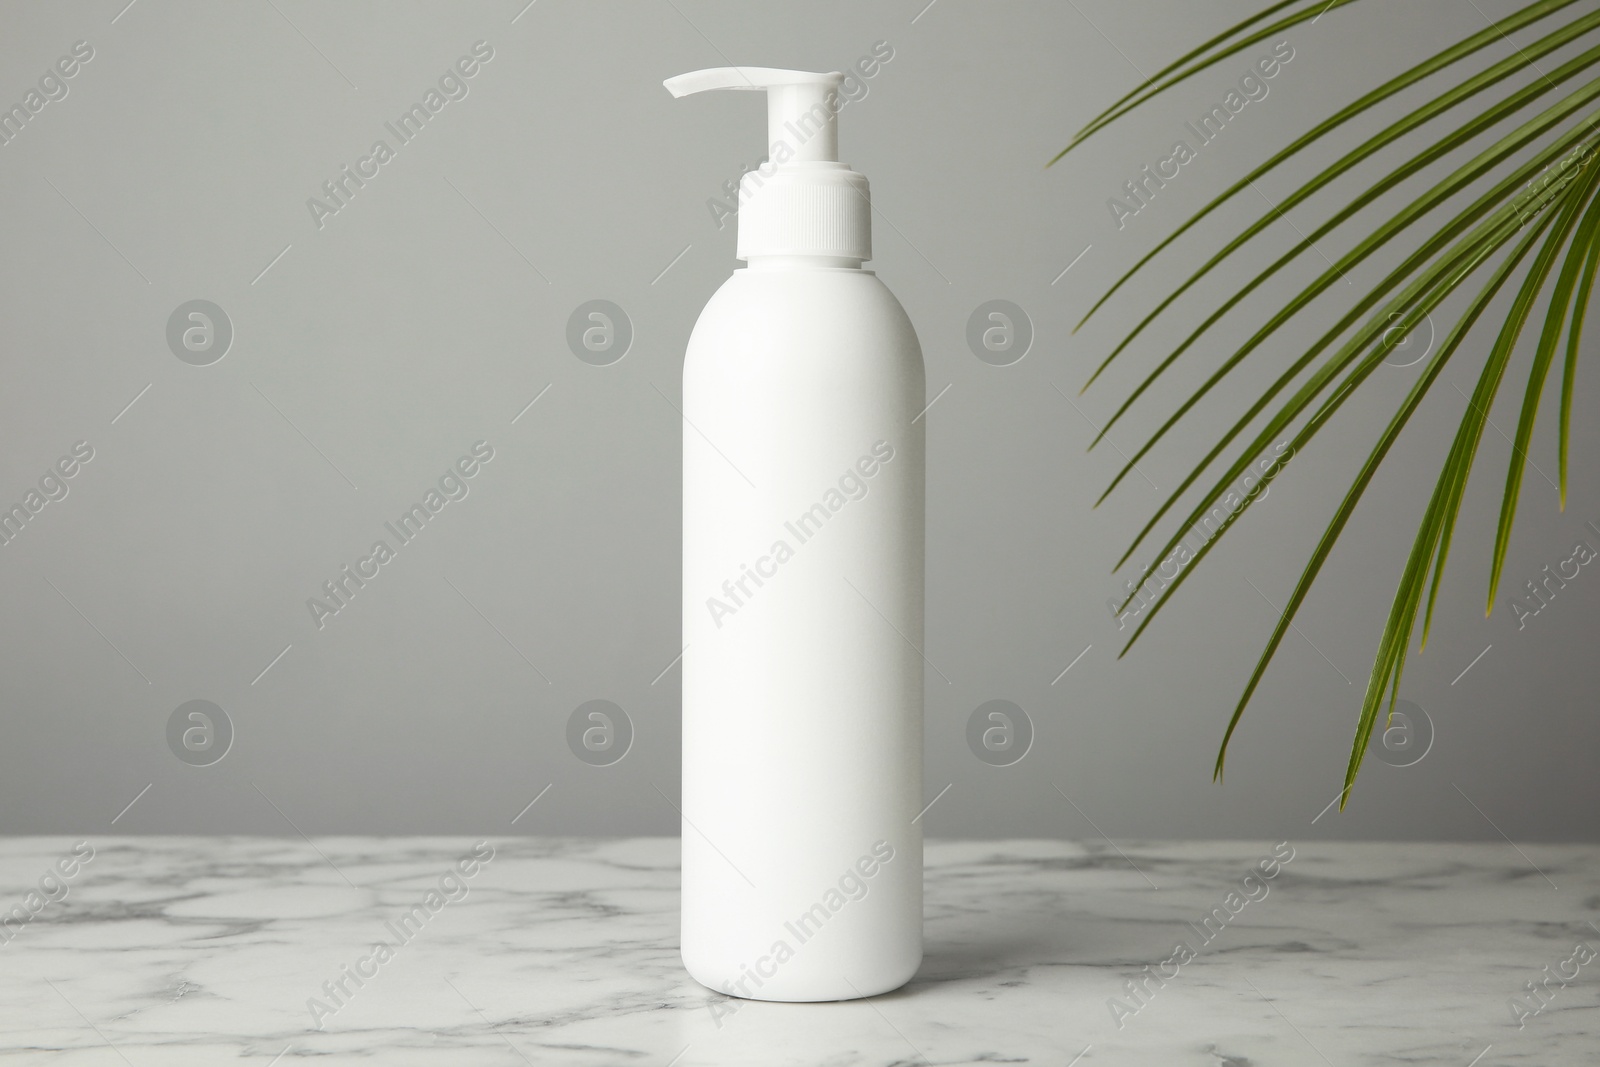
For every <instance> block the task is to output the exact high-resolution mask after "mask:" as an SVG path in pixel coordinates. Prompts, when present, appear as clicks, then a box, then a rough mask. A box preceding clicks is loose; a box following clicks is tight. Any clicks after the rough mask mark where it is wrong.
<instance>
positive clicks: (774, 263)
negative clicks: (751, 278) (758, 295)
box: [745, 256, 863, 271]
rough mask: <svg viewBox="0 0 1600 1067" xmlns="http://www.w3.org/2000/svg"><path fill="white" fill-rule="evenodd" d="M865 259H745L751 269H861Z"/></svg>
mask: <svg viewBox="0 0 1600 1067" xmlns="http://www.w3.org/2000/svg"><path fill="white" fill-rule="evenodd" d="M862 262H863V260H860V259H855V258H852V257H850V256H751V257H749V258H748V259H746V260H745V265H746V268H747V269H749V270H760V271H769V270H818V269H823V268H830V267H846V268H849V269H852V270H860V269H861V264H862Z"/></svg>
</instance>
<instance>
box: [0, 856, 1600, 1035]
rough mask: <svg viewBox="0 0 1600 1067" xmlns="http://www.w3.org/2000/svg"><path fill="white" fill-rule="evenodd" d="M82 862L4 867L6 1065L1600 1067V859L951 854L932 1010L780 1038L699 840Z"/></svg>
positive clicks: (920, 1004) (803, 1011) (880, 1011)
mask: <svg viewBox="0 0 1600 1067" xmlns="http://www.w3.org/2000/svg"><path fill="white" fill-rule="evenodd" d="M76 840H77V839H72V838H40V837H24V838H10V839H0V910H9V909H11V908H13V907H21V908H22V909H23V910H22V911H21V912H20V913H12V914H13V920H12V922H11V923H10V924H9V925H0V940H4V941H5V943H4V944H0V1065H11V1064H32V1063H50V1064H60V1065H63V1067H77V1065H89V1064H115V1065H119V1067H120V1065H133V1067H147V1065H148V1067H183V1065H187V1064H206V1065H214V1064H218V1063H231V1062H235V1061H248V1062H254V1063H259V1064H263V1065H266V1064H271V1063H274V1062H275V1063H277V1064H279V1065H280V1067H288V1065H290V1064H297V1063H313V1062H314V1063H317V1064H319V1065H321V1064H328V1065H331V1064H358V1063H359V1064H384V1065H390V1064H397V1065H398V1064H449V1065H476V1064H486V1065H487V1064H505V1065H515V1064H523V1063H534V1064H547V1063H548V1064H574V1065H602V1064H607V1065H609V1064H628V1065H639V1067H667V1065H668V1064H676V1065H678V1067H693V1065H696V1064H724V1063H728V1064H741V1065H763V1067H764V1065H777V1064H807V1065H811V1064H826V1065H830V1067H853V1065H890V1064H920V1063H931V1064H977V1063H1034V1064H1051V1065H1055V1067H1067V1065H1068V1064H1071V1063H1073V1062H1077V1063H1079V1064H1080V1065H1081V1067H1103V1065H1107V1064H1117V1065H1121V1064H1141V1065H1143V1064H1151V1065H1160V1067H1184V1065H1194V1067H1247V1065H1248V1067H1265V1065H1278V1064H1337V1065H1340V1067H1344V1065H1354V1064H1400V1063H1404V1064H1449V1065H1454V1067H1468V1065H1469V1064H1473V1063H1476V1064H1478V1067H1493V1065H1497V1064H1524V1063H1525V1064H1538V1065H1540V1067H1549V1065H1554V1064H1580V1063H1581V1064H1592V1063H1595V1062H1596V1061H1597V1060H1600V1007H1597V1000H1600V959H1596V960H1592V961H1589V962H1587V963H1571V962H1569V961H1571V960H1573V958H1574V950H1575V948H1576V947H1577V946H1578V944H1579V943H1580V942H1583V943H1586V944H1587V945H1589V946H1593V948H1594V949H1595V950H1600V929H1597V927H1596V926H1595V925H1592V923H1600V848H1597V847H1594V846H1553V845H1538V846H1536V845H1523V846H1521V851H1520V852H1519V851H1518V849H1516V848H1515V847H1513V846H1511V845H1508V844H1428V845H1412V844H1354V843H1325V842H1296V843H1294V844H1293V845H1292V846H1287V847H1289V848H1292V849H1293V851H1294V856H1293V859H1292V860H1290V861H1289V862H1288V863H1287V864H1284V865H1282V866H1281V867H1280V868H1279V869H1278V870H1277V872H1276V876H1275V877H1273V878H1271V879H1261V878H1259V876H1258V877H1257V878H1255V879H1252V880H1251V881H1250V882H1243V879H1244V878H1245V876H1246V875H1247V874H1249V873H1250V872H1251V870H1252V869H1254V868H1255V866H1256V864H1257V862H1258V861H1259V860H1261V859H1262V858H1263V857H1268V856H1270V854H1271V849H1272V844H1271V843H1255V842H1228V843H1196V842H1189V843H1182V844H1147V843H1146V844H1136V843H1132V842H1126V841H1124V842H1118V845H1120V849H1121V851H1120V852H1119V851H1118V850H1117V848H1116V847H1113V846H1111V845H1108V844H1102V843H1094V844H1090V845H1083V844H1077V843H1072V842H1059V841H1004V842H931V843H930V844H929V846H928V871H927V957H926V961H925V963H924V964H923V967H922V970H921V972H920V973H919V974H918V975H917V977H916V978H915V979H914V980H913V981H912V982H911V984H910V985H908V986H907V987H906V988H904V989H902V990H900V991H898V992H896V993H893V994H889V995H887V996H882V997H877V998H874V999H871V1000H867V1001H856V1002H847V1003H838V1004H808V1005H784V1004H767V1003H756V1002H748V1001H730V1000H727V999H726V998H722V997H718V996H715V995H713V994H711V993H709V992H708V991H706V990H704V989H702V988H700V987H699V986H697V985H696V984H695V983H694V982H692V981H691V980H690V979H689V978H688V977H687V976H686V975H685V974H684V973H683V971H682V969H681V968H680V967H679V964H678V955H677V848H678V843H677V841H676V840H674V839H638V840H590V839H560V838H537V839H533V838H505V839H493V840H491V841H489V842H488V844H487V845H486V846H483V847H481V848H480V850H479V855H480V856H481V855H486V854H487V852H488V850H489V848H490V847H492V849H493V858H492V859H489V860H488V862H486V863H485V862H472V861H470V860H469V862H468V863H466V864H465V866H466V868H467V869H468V870H470V872H471V873H470V876H465V875H462V874H460V873H459V871H457V873H456V874H455V875H454V876H453V877H446V880H445V882H444V889H445V890H446V892H445V893H441V894H440V895H439V896H438V897H436V898H434V899H433V900H431V901H430V900H429V898H428V896H427V894H428V893H429V891H430V890H432V891H434V892H438V890H439V886H440V878H441V876H447V875H448V874H449V872H451V871H453V870H456V868H455V867H454V866H453V865H454V864H455V863H456V861H457V859H458V858H459V857H462V856H469V857H470V855H471V851H472V849H473V847H474V845H475V841H473V840H471V839H464V838H463V839H440V838H403V839H394V838H390V839H379V838H317V839H315V841H314V844H308V843H307V842H306V841H303V840H300V839H292V840H285V839H273V838H226V839H224V838H136V837H109V838H101V839H97V840H90V841H89V842H88V843H87V844H86V845H84V846H82V847H81V848H80V849H79V855H80V856H82V855H87V854H88V850H89V849H92V850H93V858H92V859H91V860H89V861H88V862H87V863H83V862H81V861H79V860H78V859H75V858H73V856H72V849H73V846H74V844H75V843H76ZM58 860H62V861H63V862H62V866H61V868H59V869H67V870H70V872H71V877H67V878H63V877H62V876H61V875H60V874H59V873H56V874H55V875H54V876H53V878H52V877H46V872H47V871H59V869H58V868H57V867H56V866H55V865H56V863H57V861H58ZM1269 866H1270V864H1269ZM41 879H43V881H44V889H45V893H41V894H40V895H38V896H36V897H34V898H32V899H30V898H29V897H28V894H29V893H30V891H32V892H36V893H37V892H38V891H39V889H38V887H39V883H40V881H41ZM63 889H64V890H65V896H60V894H61V893H62V891H63ZM463 890H464V891H465V895H462V894H463ZM1235 890H1238V891H1239V892H1240V895H1239V896H1237V897H1233V898H1232V899H1231V900H1230V898H1229V896H1228V894H1229V893H1230V892H1232V891H1235ZM46 894H48V895H54V896H58V897H60V899H58V900H56V901H47V900H46ZM1263 894H1264V895H1263ZM452 896H453V897H455V898H457V899H454V900H450V899H448V898H449V897H452ZM1251 897H1255V898H1259V899H1250V898H1251ZM430 904H433V905H436V906H437V910H433V911H430V910H429V905H430ZM32 906H37V911H36V913H33V914H31V918H29V920H28V921H27V922H23V921H21V919H20V918H17V917H16V916H18V915H22V916H28V915H30V911H29V908H30V907H32ZM414 906H419V907H418V908H417V910H415V911H412V909H413V907H414ZM1217 908H1220V909H1222V910H1221V911H1220V913H1218V914H1220V916H1221V917H1220V918H1217V917H1214V918H1213V919H1212V922H1211V925H1210V927H1206V928H1204V929H1203V930H1198V931H1197V929H1196V928H1198V927H1201V924H1202V920H1203V919H1204V918H1205V916H1206V915H1207V914H1208V913H1212V911H1213V909H1217ZM1235 911H1236V912H1237V914H1235V913H1234V912H1235ZM404 914H411V915H412V916H413V917H412V918H411V919H410V920H408V921H407V922H406V923H405V924H404V925H403V928H402V925H401V924H400V921H399V920H400V917H401V916H402V915H404ZM1188 924H1193V925H1192V926H1191V925H1188ZM1205 933H1209V935H1210V941H1209V943H1205V942H1204V941H1203V938H1202V934H1205ZM7 938H9V940H7ZM1179 939H1184V940H1185V941H1186V942H1187V944H1188V945H1189V947H1190V948H1191V949H1192V950H1194V958H1192V959H1189V960H1188V961H1187V962H1184V961H1183V959H1182V954H1181V953H1180V954H1178V956H1177V957H1174V948H1175V942H1177V941H1178V940H1179ZM379 941H382V942H385V943H387V944H388V945H391V946H394V947H393V948H392V949H390V950H387V952H386V954H379V955H374V954H373V953H372V946H373V945H374V943H376V942H379ZM384 955H387V958H383V956H384ZM1578 956H1579V958H1581V956H1582V953H1579V954H1578ZM1166 961H1173V962H1166ZM1146 964H1150V965H1153V967H1154V968H1156V970H1155V973H1157V974H1160V973H1162V969H1163V966H1164V969H1165V973H1167V974H1169V975H1170V974H1172V973H1173V972H1174V971H1175V972H1176V977H1170V978H1167V979H1166V980H1165V984H1164V985H1158V984H1157V983H1156V982H1155V981H1147V982H1146V989H1147V990H1148V992H1147V993H1146V994H1145V995H1144V997H1143V1002H1142V1003H1140V1001H1139V1000H1136V999H1134V998H1132V997H1130V996H1128V994H1127V992H1126V989H1125V982H1126V981H1127V980H1129V979H1132V978H1136V977H1138V976H1139V975H1140V973H1141V970H1142V968H1143V967H1144V966H1145V965H1146ZM347 967H350V968H357V969H358V970H359V971H361V972H363V973H365V974H367V975H369V976H370V977H367V978H364V979H362V980H361V984H360V985H359V986H358V985H357V984H356V983H355V980H354V979H352V978H349V977H346V974H347V972H346V970H345V968H347ZM1546 967H1549V968H1550V970H1549V971H1546V970H1545V968H1546ZM1574 969H1576V971H1577V975H1576V977H1574V978H1571V979H1570V980H1569V981H1568V982H1567V984H1565V985H1562V984H1561V981H1560V979H1559V978H1555V979H1552V980H1551V981H1550V984H1549V989H1550V990H1551V992H1548V993H1545V994H1544V1001H1545V1002H1547V1003H1545V1006H1544V1008H1543V1010H1542V1011H1540V1012H1539V1013H1537V1014H1533V1012H1532V1008H1533V1007H1534V1006H1538V1005H1539V1004H1540V1003H1541V1002H1542V1001H1536V1000H1532V999H1531V998H1530V995H1529V994H1528V992H1527V989H1526V986H1525V983H1528V982H1540V981H1543V980H1545V979H1546V978H1547V976H1550V975H1557V974H1559V973H1560V972H1562V971H1565V972H1566V973H1568V974H1570V973H1571V972H1572V971H1573V970H1574ZM339 981H342V982H343V986H344V993H343V994H341V993H340V991H339V990H338V988H337V986H336V985H334V983H336V982H339ZM325 982H326V983H329V985H328V986H327V987H326V988H325V987H324V983H325ZM327 990H332V992H331V993H330V992H328V991H327ZM345 994H347V995H345ZM1518 994H1521V995H1522V996H1523V997H1524V998H1525V1003H1527V1004H1528V1005H1529V1006H1528V1007H1527V1008H1526V1009H1525V1010H1524V1011H1525V1017H1524V1018H1523V1019H1522V1025H1521V1026H1520V1027H1519V1026H1518V1024H1517V1020H1516V1018H1515V1015H1514V1013H1513V1011H1512V1009H1511V1007H1510V1002H1511V999H1512V998H1513V997H1515V996H1517V995H1518ZM312 998H318V1000H319V1001H320V1002H321V1004H322V1007H321V1008H320V1009H318V1008H317V1005H316V1004H314V1003H313V1004H310V1005H309V1006H308V1001H311V999H312ZM1112 998H1120V1002H1121V1004H1122V1005H1123V1007H1122V1008H1121V1009H1119V1010H1116V1011H1114V1010H1113V1007H1112V1006H1111V1004H1110V1002H1111V1000H1112ZM730 1007H731V1008H734V1009H736V1010H733V1011H731V1012H730V1011H729V1010H728V1009H729V1008H730ZM1135 1009H1136V1010H1135ZM314 1015H315V1018H314ZM1119 1017H1120V1018H1119ZM1119 1021H1120V1023H1121V1025H1120V1027H1119V1025H1118V1022H1119ZM314 1022H315V1023H320V1024H321V1028H320V1029H317V1028H315V1027H314V1025H313V1024H314ZM1486 1049H1487V1052H1485V1050H1486ZM1085 1050H1087V1051H1085ZM1075 1057H1080V1058H1079V1059H1077V1060H1076V1061H1075V1059H1074V1058H1075Z"/></svg>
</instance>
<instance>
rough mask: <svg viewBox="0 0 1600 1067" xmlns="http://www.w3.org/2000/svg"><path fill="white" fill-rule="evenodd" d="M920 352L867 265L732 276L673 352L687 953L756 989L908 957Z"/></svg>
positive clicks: (728, 983)
mask: <svg viewBox="0 0 1600 1067" xmlns="http://www.w3.org/2000/svg"><path fill="white" fill-rule="evenodd" d="M924 396H925V389H924V373H923V364H922V354H921V349H920V347H919V346H918V344H917V339H916V334H915V332H914V331H913V329H912V327H911V323H910V321H909V319H907V317H906V315H905V312H904V310H903V309H902V308H901V307H900V304H899V302H898V301H896V300H895V298H894V296H893V295H892V294H891V293H890V292H889V290H888V289H887V288H886V287H885V286H884V285H883V284H882V282H880V281H879V280H878V278H877V277H876V275H874V274H872V273H871V272H869V271H864V270H861V269H859V268H852V267H827V266H812V265H808V264H805V263H799V264H788V265H782V266H772V265H767V266H763V265H761V264H758V263H756V262H755V261H752V266H751V268H749V269H746V270H741V271H736V272H735V273H734V275H733V277H732V278H730V279H729V280H728V282H727V283H725V284H724V285H723V287H722V288H721V289H719V290H718V292H717V293H716V295H714V296H713V297H712V299H711V301H710V302H709V303H708V304H707V305H706V309H705V311H704V312H703V313H702V314H701V317H700V320H699V322H698V323H696V325H695V329H694V333H693V335H692V336H691V338H690V341H689V347H688V352H687V355H686V358H685V362H684V381H683V414H684V418H685V426H684V431H683V432H684V456H683V479H684V485H683V491H684V496H683V640H684V644H685V646H686V647H685V650H684V653H683V809H682V813H683V828H682V833H683V902H682V916H683V925H682V954H683V960H684V965H685V966H686V967H687V969H688V970H689V972H690V974H691V975H692V976H693V977H694V978H695V979H696V980H697V981H699V982H700V983H701V984H703V985H706V986H708V987H709V988H712V989H715V990H718V991H720V992H723V993H729V994H732V995H735V996H742V997H747V998H751V999H760V1000H784V1001H815V1000H842V999H850V998H853V997H858V996H870V995H873V994H875V993H881V992H885V991H887V990H890V989H894V988H896V987H898V986H900V985H902V984H903V983H904V982H905V981H906V980H908V979H909V978H910V977H911V975H912V974H913V973H915V971H916V969H917V966H918V965H919V964H920V962H921V958H922V837H921V824H920V822H914V821H913V820H915V819H916V817H917V815H918V813H919V811H920V809H921V806H922V681H923V660H922V656H921V653H920V651H919V649H920V648H921V647H922V633H923V558H924V534H923V525H924V519H923V515H924V462H925V461H924V437H923V425H924V423H923V422H922V420H921V419H920V418H919V416H920V414H921V411H922V407H923V403H924Z"/></svg>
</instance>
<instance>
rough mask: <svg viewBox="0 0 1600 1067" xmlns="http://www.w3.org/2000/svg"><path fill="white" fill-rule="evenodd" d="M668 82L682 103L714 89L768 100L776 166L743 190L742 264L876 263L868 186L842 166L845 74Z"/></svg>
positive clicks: (725, 75) (694, 75) (762, 73)
mask: <svg viewBox="0 0 1600 1067" xmlns="http://www.w3.org/2000/svg"><path fill="white" fill-rule="evenodd" d="M662 84H663V85H665V86H666V87H667V91H668V92H670V93H671V94H672V95H673V96H675V97H684V96H688V95H690V94H691V93H703V92H706V91H707V90H710V89H741V90H745V91H752V90H760V91H763V92H765V93H766V94H767V151H768V161H767V162H766V163H764V164H762V165H761V166H760V167H759V168H758V169H757V170H752V171H750V172H748V173H746V174H745V176H744V178H743V180H742V181H741V182H740V184H739V201H740V203H741V204H742V205H743V207H742V208H741V209H740V212H739V243H738V251H737V255H738V257H739V258H740V259H748V258H749V257H750V256H752V255H827V256H835V257H839V258H842V259H854V260H857V261H860V260H866V259H870V258H872V219H871V202H870V199H869V196H870V194H869V192H868V189H867V180H866V178H864V177H862V176H861V175H860V174H857V173H856V172H855V171H853V170H851V169H850V168H849V167H846V166H844V165H843V164H841V163H840V162H839V124H838V121H837V119H838V114H839V109H840V108H841V107H842V106H843V105H844V100H843V99H842V98H841V97H840V95H839V88H840V86H841V85H843V84H844V75H843V74H841V73H839V72H838V71H831V72H829V73H827V74H819V73H816V72H813V71H805V70H780V69H778V68H776V67H711V68H709V69H707V70H696V71H691V72H690V73H688V74H680V75H678V76H677V77H675V78H668V79H667V80H666V81H664V82H662ZM794 164H799V166H795V165H794ZM758 193H759V195H758Z"/></svg>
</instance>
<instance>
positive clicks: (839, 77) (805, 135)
mask: <svg viewBox="0 0 1600 1067" xmlns="http://www.w3.org/2000/svg"><path fill="white" fill-rule="evenodd" d="M843 83H844V75H843V74H840V73H839V72H838V71H833V72H831V73H828V74H814V73H812V72H810V71H805V70H779V69H778V68H776V67H711V68H709V69H707V70H696V71H691V72H690V73H688V74H680V75H678V76H677V77H676V78H668V79H667V80H666V81H664V82H662V83H661V84H663V85H665V86H666V87H667V91H668V92H670V93H671V94H672V95H673V96H675V97H684V96H688V95H689V94H691V93H703V92H706V91H707V90H709V89H744V90H764V91H765V92H766V94H767V142H768V145H769V147H770V146H775V145H777V144H778V143H779V142H782V143H784V144H787V145H788V146H789V148H790V150H791V151H792V152H793V155H791V156H789V158H790V159H793V160H794V161H795V162H797V163H811V162H829V163H832V162H837V161H838V159H839V124H838V123H837V122H835V121H834V118H835V115H836V114H837V113H838V110H839V105H838V99H839V86H840V85H842V84H843ZM830 95H831V96H832V97H833V99H832V100H831V101H830V100H829V99H828V98H829V96H830ZM772 150H773V151H774V153H776V151H777V150H776V148H773V149H772Z"/></svg>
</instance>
